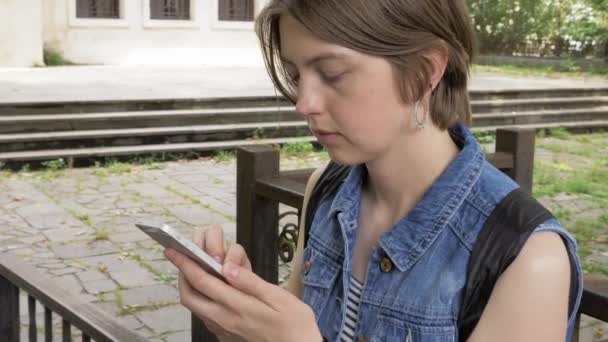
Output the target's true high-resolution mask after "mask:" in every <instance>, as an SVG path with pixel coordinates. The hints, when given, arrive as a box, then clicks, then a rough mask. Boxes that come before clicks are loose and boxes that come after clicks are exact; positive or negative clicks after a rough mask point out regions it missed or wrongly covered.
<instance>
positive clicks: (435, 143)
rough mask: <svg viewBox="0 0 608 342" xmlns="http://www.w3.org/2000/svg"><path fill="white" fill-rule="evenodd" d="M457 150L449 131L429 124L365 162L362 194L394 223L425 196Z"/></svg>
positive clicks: (456, 153)
mask: <svg viewBox="0 0 608 342" xmlns="http://www.w3.org/2000/svg"><path fill="white" fill-rule="evenodd" d="M458 153H459V149H458V147H457V146H456V144H455V143H454V141H453V140H452V138H451V137H450V134H449V132H448V131H441V130H440V129H438V128H436V127H435V126H434V125H429V126H427V127H425V128H424V129H423V130H421V131H418V132H416V133H414V134H413V135H410V136H408V137H407V138H406V139H404V141H402V142H400V143H398V144H395V145H394V147H393V148H391V149H390V150H388V151H387V152H386V153H385V154H384V155H383V156H382V157H380V158H377V159H375V160H372V161H369V162H367V163H366V167H367V179H366V180H365V182H364V185H363V196H365V197H366V198H367V203H368V204H369V205H371V206H372V207H373V208H375V209H377V210H380V211H382V212H385V213H387V214H388V215H390V217H391V219H392V222H393V224H394V223H396V222H397V221H399V220H400V219H401V218H402V217H404V216H405V215H407V213H408V212H409V211H410V210H411V209H412V208H413V207H414V206H415V205H416V203H418V202H419V201H420V200H421V199H422V197H423V196H424V194H425V193H426V191H427V190H428V189H429V188H430V187H431V185H432V184H433V183H434V182H435V180H436V179H437V178H438V177H439V176H440V175H441V174H442V173H443V171H444V170H445V169H446V168H447V167H448V165H449V164H450V162H451V161H452V160H453V159H454V158H456V156H457V155H458Z"/></svg>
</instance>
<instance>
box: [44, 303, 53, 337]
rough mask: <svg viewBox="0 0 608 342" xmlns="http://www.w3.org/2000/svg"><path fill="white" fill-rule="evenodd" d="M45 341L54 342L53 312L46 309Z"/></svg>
mask: <svg viewBox="0 0 608 342" xmlns="http://www.w3.org/2000/svg"><path fill="white" fill-rule="evenodd" d="M44 341H45V342H53V311H51V309H49V308H47V307H46V306H45V307H44Z"/></svg>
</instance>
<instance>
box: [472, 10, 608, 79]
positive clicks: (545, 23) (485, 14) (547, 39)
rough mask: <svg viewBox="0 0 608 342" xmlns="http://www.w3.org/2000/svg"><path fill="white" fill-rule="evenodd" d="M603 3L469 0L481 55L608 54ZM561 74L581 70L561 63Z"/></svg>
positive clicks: (607, 16)
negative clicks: (563, 68)
mask: <svg viewBox="0 0 608 342" xmlns="http://www.w3.org/2000/svg"><path fill="white" fill-rule="evenodd" d="M607 3H608V2H607V1H605V0H518V1H505V0H467V4H468V6H469V9H470V12H471V17H472V19H473V25H474V29H475V32H476V35H477V37H478V41H479V50H480V52H481V53H484V54H507V55H510V54H512V53H516V54H524V55H540V56H545V55H553V56H587V55H595V56H597V57H602V56H608V14H607V13H608V10H607V9H606V7H608V5H606V4H607ZM565 64H566V65H564V66H565V70H569V71H570V70H571V71H578V68H579V66H577V65H576V64H573V63H571V62H566V63H565Z"/></svg>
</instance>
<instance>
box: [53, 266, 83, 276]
mask: <svg viewBox="0 0 608 342" xmlns="http://www.w3.org/2000/svg"><path fill="white" fill-rule="evenodd" d="M77 271H78V270H76V269H75V268H72V267H66V268H63V269H54V270H49V272H50V273H51V274H52V275H56V276H62V275H64V274H70V273H76V272H77Z"/></svg>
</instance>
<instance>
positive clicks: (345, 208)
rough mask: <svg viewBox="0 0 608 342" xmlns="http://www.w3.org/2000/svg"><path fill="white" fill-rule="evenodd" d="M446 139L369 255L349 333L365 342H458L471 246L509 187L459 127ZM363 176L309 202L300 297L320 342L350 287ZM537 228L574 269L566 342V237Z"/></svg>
mask: <svg viewBox="0 0 608 342" xmlns="http://www.w3.org/2000/svg"><path fill="white" fill-rule="evenodd" d="M450 133H451V136H452V139H453V140H454V141H455V142H456V143H457V144H458V145H459V147H460V148H461V151H460V153H459V154H458V156H457V157H456V158H455V159H454V160H453V161H452V162H451V163H450V165H449V166H448V167H447V169H446V170H445V171H444V172H443V174H442V175H441V176H440V177H439V178H438V179H437V180H436V181H435V183H434V184H433V185H432V186H431V188H430V189H429V190H428V191H427V193H426V194H425V195H424V197H423V198H422V200H421V201H420V202H419V203H418V204H417V205H416V207H414V209H412V210H411V211H410V212H409V213H408V214H407V216H406V217H404V218H402V219H401V220H400V221H399V222H398V223H397V224H396V225H395V226H393V227H392V228H391V229H390V230H389V231H387V232H386V233H384V234H383V235H382V236H381V237H380V238H379V241H378V246H377V247H375V248H374V249H373V251H372V254H371V257H370V260H369V264H368V268H367V276H366V279H365V283H364V287H363V291H362V297H361V307H360V313H359V325H358V327H357V329H356V332H355V334H356V336H363V337H365V340H366V341H374V342H375V341H409V342H413V341H416V342H431V341H442V342H449V341H458V327H457V318H458V313H459V310H460V305H461V301H462V295H463V288H464V285H465V281H466V279H465V276H466V268H467V262H468V260H469V256H470V254H471V251H472V249H473V245H474V243H475V240H476V239H477V236H478V233H479V231H480V230H481V228H482V226H483V225H484V222H485V221H486V219H487V217H488V216H489V215H490V213H491V212H492V210H493V209H494V207H495V206H496V204H498V202H500V200H501V199H502V198H503V197H505V196H506V195H507V194H508V193H509V192H511V191H512V190H513V189H515V188H516V187H517V186H518V185H517V184H516V183H515V182H513V181H512V180H511V179H510V178H509V177H507V176H506V175H505V174H504V173H502V172H501V171H499V170H498V169H496V168H495V167H494V166H492V165H491V164H489V163H488V162H487V161H485V159H484V154H483V152H482V150H481V148H480V146H479V144H478V143H477V141H476V140H475V138H474V137H473V135H472V134H471V132H470V131H469V130H468V129H467V128H465V127H464V126H462V125H460V124H457V125H455V126H454V127H453V128H451V129H450ZM430 158H432V156H430ZM365 176H366V170H365V167H364V165H359V166H355V167H353V168H352V170H351V172H350V173H349V175H348V176H347V177H346V179H345V180H344V183H343V184H342V185H341V186H340V187H339V189H338V191H337V192H336V193H335V194H334V195H333V196H330V197H329V198H325V199H324V200H323V201H321V202H320V203H319V207H318V209H317V211H316V213H315V215H314V219H313V221H312V224H311V228H310V238H309V240H308V244H307V246H306V248H305V250H304V256H303V264H304V267H302V270H303V274H302V280H303V285H304V286H303V293H302V298H303V300H304V302H306V303H307V304H308V305H310V306H311V307H312V309H313V311H314V312H315V316H316V319H317V324H318V326H319V329H320V330H321V334H322V335H323V336H325V337H326V338H327V339H328V340H330V341H335V340H336V339H337V337H338V336H339V334H340V329H341V327H342V323H343V321H344V319H345V312H346V310H345V303H344V299H343V298H344V293H348V287H349V286H350V284H349V282H350V276H351V272H352V259H353V249H354V245H355V238H356V235H357V228H358V221H359V209H360V199H361V184H362V181H363V178H364V177H365ZM539 231H552V232H556V233H558V234H560V235H561V236H562V238H563V240H564V242H565V243H566V246H567V249H568V253H569V255H570V258H571V261H572V264H573V265H575V266H576V267H575V269H573V270H572V272H573V273H575V276H576V277H575V279H577V282H576V284H572V285H573V286H576V291H575V293H576V294H577V295H576V299H575V303H574V307H575V310H574V311H573V313H572V314H571V315H570V317H569V318H568V338H567V341H569V340H570V336H571V335H572V330H573V326H574V322H575V315H574V313H575V312H576V309H577V308H578V306H579V304H580V299H581V295H582V288H583V284H582V269H581V266H580V262H579V260H578V258H577V254H576V248H577V247H576V241H575V240H574V239H573V238H572V236H571V235H570V234H569V233H568V232H567V231H566V230H565V229H564V228H563V227H562V226H560V224H559V223H558V222H557V221H555V220H554V219H551V220H549V221H547V222H544V223H543V224H541V225H539V226H538V227H537V228H536V230H535V232H539Z"/></svg>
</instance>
